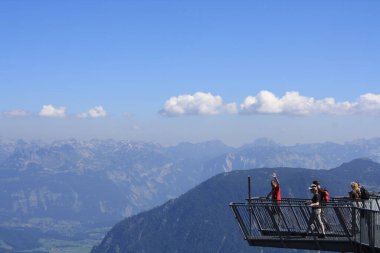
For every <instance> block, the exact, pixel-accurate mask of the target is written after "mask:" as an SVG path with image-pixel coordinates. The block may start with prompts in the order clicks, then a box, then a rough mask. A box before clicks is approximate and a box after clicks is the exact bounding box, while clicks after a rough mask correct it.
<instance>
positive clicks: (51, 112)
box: [39, 105, 66, 118]
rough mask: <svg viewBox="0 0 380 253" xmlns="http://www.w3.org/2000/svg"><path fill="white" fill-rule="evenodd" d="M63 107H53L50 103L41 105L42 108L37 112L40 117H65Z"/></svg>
mask: <svg viewBox="0 0 380 253" xmlns="http://www.w3.org/2000/svg"><path fill="white" fill-rule="evenodd" d="M65 110H66V108H65V107H59V108H55V107H54V106H52V105H44V106H42V109H41V111H40V113H39V115H40V116H42V117H53V118H54V117H55V118H62V117H65V116H66V115H65Z"/></svg>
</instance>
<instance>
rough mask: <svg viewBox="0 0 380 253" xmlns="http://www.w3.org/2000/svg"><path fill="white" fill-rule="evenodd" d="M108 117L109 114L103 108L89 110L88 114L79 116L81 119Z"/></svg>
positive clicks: (97, 107)
mask: <svg viewBox="0 0 380 253" xmlns="http://www.w3.org/2000/svg"><path fill="white" fill-rule="evenodd" d="M105 116H107V112H106V111H105V110H104V108H103V106H100V105H99V106H95V107H94V108H91V109H90V110H88V112H84V113H81V114H79V115H78V117H79V118H99V117H105Z"/></svg>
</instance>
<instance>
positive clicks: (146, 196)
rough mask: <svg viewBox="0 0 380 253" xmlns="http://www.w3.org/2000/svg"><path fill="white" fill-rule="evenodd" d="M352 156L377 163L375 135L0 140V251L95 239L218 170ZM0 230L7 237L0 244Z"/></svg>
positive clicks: (335, 161) (320, 164)
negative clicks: (337, 139)
mask: <svg viewBox="0 0 380 253" xmlns="http://www.w3.org/2000/svg"><path fill="white" fill-rule="evenodd" d="M359 157H367V158H370V159H372V160H373V161H380V138H376V139H370V140H362V141H355V142H350V143H345V144H335V143H320V144H299V145H293V146H284V145H280V144H277V143H274V142H273V141H270V140H267V139H259V140H256V141H255V142H253V143H251V144H248V145H244V146H242V147H238V148H236V147H229V146H227V145H225V144H223V143H222V142H220V141H209V142H203V143H195V144H193V143H180V144H178V145H176V146H171V147H164V146H161V145H159V144H155V143H148V142H134V141H115V140H90V141H79V140H62V141H54V142H51V143H44V142H40V141H23V140H18V141H6V140H0V174H1V177H0V183H1V185H2V187H1V188H0V198H1V200H2V201H1V202H0V249H1V248H8V249H9V248H11V249H12V250H13V251H10V250H8V251H7V252H16V249H17V246H18V245H19V244H18V243H12V240H17V236H16V235H20V234H25V235H26V236H27V235H30V234H33V235H36V234H39V235H40V236H38V238H37V239H36V240H35V241H34V244H37V245H38V242H39V241H41V240H40V239H41V238H44V237H49V238H53V239H60V240H61V239H67V240H80V239H93V240H99V239H101V238H102V237H103V236H104V233H105V231H106V230H108V229H109V228H110V227H111V226H112V225H114V224H115V223H116V222H118V221H120V220H121V219H123V218H126V217H130V216H132V215H136V214H138V213H140V212H142V211H146V210H149V209H150V208H153V207H155V206H158V205H160V204H162V203H164V202H166V201H168V200H169V199H173V198H176V197H178V196H180V195H181V194H183V193H185V192H186V191H188V190H189V189H191V188H193V187H195V186H197V185H198V184H200V183H201V182H203V181H205V180H207V179H209V178H210V177H212V176H214V175H217V174H219V173H223V172H230V171H236V170H246V169H252V168H263V167H299V168H310V169H316V170H318V169H321V170H325V169H328V168H333V167H336V166H339V165H340V164H342V163H343V162H346V161H350V160H352V159H355V158H359ZM35 230H36V231H38V233H37V232H35ZM1 231H6V232H1ZM12 231H16V232H17V233H12ZM2 234H3V235H5V234H7V235H12V234H15V236H13V237H12V238H13V239H12V238H9V237H10V236H7V238H8V239H7V240H6V242H5V239H4V240H2V239H3V238H5V237H4V236H3V235H2ZM30 238H34V237H30ZM10 245H11V246H10ZM12 245H13V246H12ZM30 245H33V243H31V244H30ZM20 250H21V248H20ZM0 252H1V251H0Z"/></svg>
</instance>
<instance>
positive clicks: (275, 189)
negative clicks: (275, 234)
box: [267, 172, 284, 229]
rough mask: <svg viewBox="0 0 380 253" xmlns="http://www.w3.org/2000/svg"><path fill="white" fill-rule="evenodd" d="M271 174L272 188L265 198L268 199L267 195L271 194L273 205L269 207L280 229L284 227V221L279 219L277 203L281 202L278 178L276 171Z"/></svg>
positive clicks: (279, 213) (279, 210)
mask: <svg viewBox="0 0 380 253" xmlns="http://www.w3.org/2000/svg"><path fill="white" fill-rule="evenodd" d="M272 176H273V179H272V180H271V182H270V184H271V187H272V189H271V191H270V192H269V193H268V195H267V199H269V196H271V199H272V202H273V205H272V207H271V208H270V209H271V211H272V214H273V216H274V218H275V221H276V223H277V226H278V227H279V229H281V228H282V227H284V222H283V221H282V219H281V216H282V214H281V209H280V207H279V205H278V204H280V203H281V190H280V181H279V180H278V178H277V175H276V173H274V172H273V174H272Z"/></svg>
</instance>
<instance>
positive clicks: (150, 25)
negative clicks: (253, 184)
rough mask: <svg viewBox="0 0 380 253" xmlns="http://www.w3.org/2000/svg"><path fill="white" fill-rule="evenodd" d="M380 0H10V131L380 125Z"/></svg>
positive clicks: (6, 34) (123, 132)
mask: <svg viewBox="0 0 380 253" xmlns="http://www.w3.org/2000/svg"><path fill="white" fill-rule="evenodd" d="M379 12H380V1H377V0H356V1H353V0H333V1H331V0H328V1H327V0H326V1H324V0H318V1H304V0H288V1H280V0H277V1H275V0H265V1H264V0H263V1H259V0H255V1H222V0H221V1H208V0H204V1H199V0H195V1H184V0H178V1H174V0H171V1H169V0H167V1H160V0H157V1H146V0H140V1H71V0H68V1H43V0H36V1H26V0H18V1H14V0H2V1H0V34H1V37H0V139H26V140H28V139H33V140H35V139H41V140H57V139H66V138H77V139H93V138H97V139H105V138H113V139H122V140H137V141H151V142H157V143H161V144H162V145H175V144H177V143H179V142H183V141H190V142H201V141H207V140H215V139H218V140H222V141H223V142H225V143H226V144H229V145H233V146H239V145H242V144H245V143H250V142H252V141H254V140H255V139H257V138H270V139H272V140H274V141H277V142H279V143H283V144H289V145H291V144H295V143H311V142H325V141H332V142H338V143H341V142H346V141H351V140H355V139H361V138H373V137H380V134H379V130H378V129H380V118H379V116H380V74H379V73H380V72H379V70H380V33H379V32H378V31H380V19H379V18H378V13H379Z"/></svg>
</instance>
